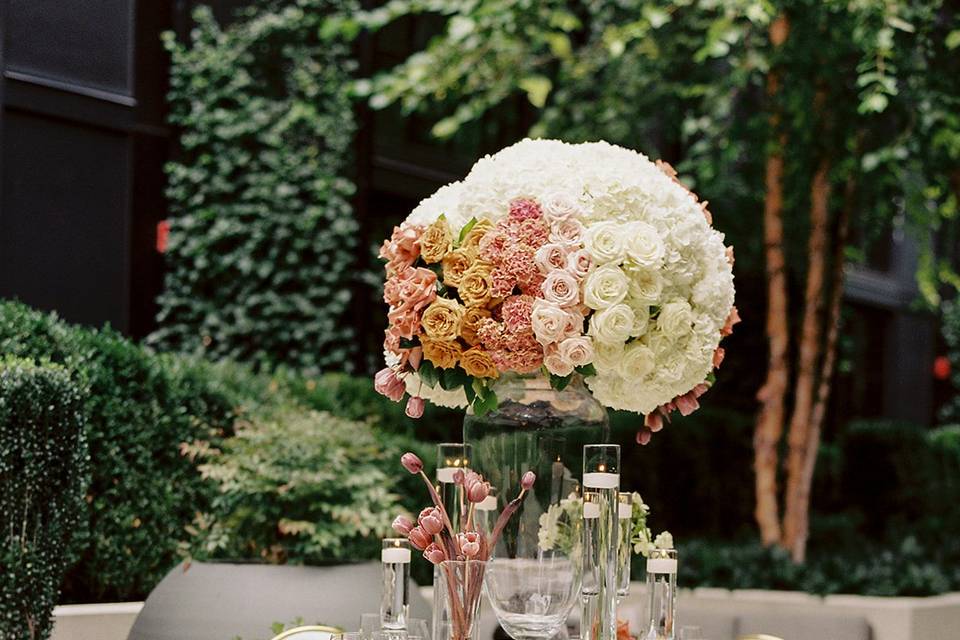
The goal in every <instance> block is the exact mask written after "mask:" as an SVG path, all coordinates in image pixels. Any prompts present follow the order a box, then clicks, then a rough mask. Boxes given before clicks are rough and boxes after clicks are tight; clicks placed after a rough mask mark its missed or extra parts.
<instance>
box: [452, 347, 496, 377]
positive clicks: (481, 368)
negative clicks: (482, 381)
mask: <svg viewBox="0 0 960 640" xmlns="http://www.w3.org/2000/svg"><path fill="white" fill-rule="evenodd" d="M460 366H461V367H463V370H464V371H466V372H467V373H468V374H470V375H471V376H473V377H474V378H497V377H499V376H500V371H499V370H498V369H497V365H495V364H494V363H493V359H492V358H491V357H490V354H488V353H487V352H486V351H484V350H483V349H480V348H479V347H473V348H471V349H467V350H466V351H464V352H463V355H461V356H460Z"/></svg>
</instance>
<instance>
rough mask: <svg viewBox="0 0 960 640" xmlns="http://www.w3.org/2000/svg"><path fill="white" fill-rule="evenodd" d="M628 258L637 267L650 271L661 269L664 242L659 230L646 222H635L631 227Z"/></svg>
mask: <svg viewBox="0 0 960 640" xmlns="http://www.w3.org/2000/svg"><path fill="white" fill-rule="evenodd" d="M629 233H630V236H629V238H628V239H627V257H629V258H630V260H632V261H633V262H634V263H635V264H636V265H638V266H641V267H645V268H648V269H656V268H659V267H660V265H661V264H662V263H663V254H664V246H663V240H661V238H660V234H659V233H657V230H656V229H655V228H654V227H653V226H652V225H649V224H647V223H646V222H634V223H633V224H631V225H630V226H629Z"/></svg>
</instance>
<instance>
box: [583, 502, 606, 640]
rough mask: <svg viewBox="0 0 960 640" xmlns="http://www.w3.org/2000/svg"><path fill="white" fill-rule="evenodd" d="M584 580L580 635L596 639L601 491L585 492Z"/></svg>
mask: <svg viewBox="0 0 960 640" xmlns="http://www.w3.org/2000/svg"><path fill="white" fill-rule="evenodd" d="M582 532H583V533H582V536H583V545H582V548H583V556H582V558H583V579H582V582H581V583H580V584H581V586H580V595H581V601H580V603H581V609H580V637H581V638H582V640H593V638H596V633H597V629H598V628H599V620H598V619H597V615H598V612H599V611H598V606H597V605H598V603H599V599H600V582H601V578H600V565H599V563H598V562H597V560H598V558H599V555H600V554H599V552H598V550H597V547H598V546H599V544H600V494H599V493H597V492H596V491H584V492H583V528H582Z"/></svg>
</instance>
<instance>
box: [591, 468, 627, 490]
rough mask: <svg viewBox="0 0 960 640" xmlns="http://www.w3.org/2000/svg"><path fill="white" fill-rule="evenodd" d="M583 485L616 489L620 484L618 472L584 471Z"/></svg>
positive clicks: (593, 487)
mask: <svg viewBox="0 0 960 640" xmlns="http://www.w3.org/2000/svg"><path fill="white" fill-rule="evenodd" d="M583 486H584V487H585V488H587V489H616V488H618V487H619V486H620V474H619V473H606V472H603V471H593V472H590V473H585V474H583Z"/></svg>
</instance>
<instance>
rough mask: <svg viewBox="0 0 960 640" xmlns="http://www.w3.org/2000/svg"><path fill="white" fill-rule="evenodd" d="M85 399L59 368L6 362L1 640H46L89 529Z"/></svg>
mask: <svg viewBox="0 0 960 640" xmlns="http://www.w3.org/2000/svg"><path fill="white" fill-rule="evenodd" d="M83 401H84V397H83V393H82V390H81V388H80V386H79V385H78V384H77V383H76V382H75V381H74V380H72V379H71V377H70V374H69V373H68V372H67V371H66V370H65V369H64V368H63V367H60V366H58V365H54V364H48V363H45V364H40V365H36V364H34V363H33V362H32V361H30V360H24V359H17V358H14V357H12V356H6V357H4V358H2V359H0V481H2V486H3V491H0V530H2V531H3V532H4V539H3V542H2V543H0V637H2V638H4V639H5V640H40V639H43V638H47V637H48V636H49V634H50V632H51V630H52V627H53V624H52V615H53V607H54V605H56V604H57V596H58V594H59V592H60V584H61V581H62V580H63V574H64V571H65V570H66V568H67V566H68V564H69V562H70V560H71V556H72V552H73V551H75V542H76V534H77V533H78V532H80V531H83V529H84V526H85V520H86V517H85V514H86V504H85V503H84V494H85V492H86V488H87V483H88V482H89V479H90V478H89V475H88V470H87V462H88V458H87V446H86V440H85V437H84V418H83Z"/></svg>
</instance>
